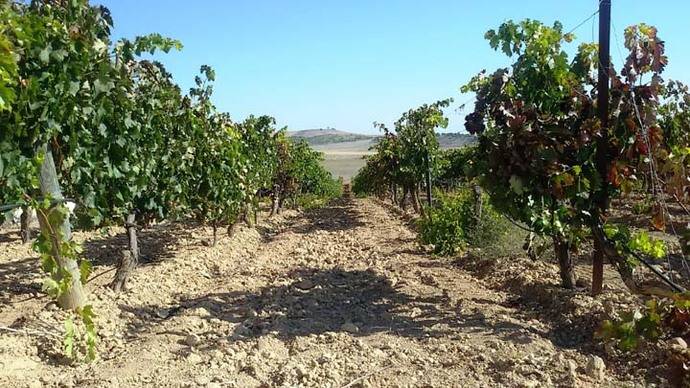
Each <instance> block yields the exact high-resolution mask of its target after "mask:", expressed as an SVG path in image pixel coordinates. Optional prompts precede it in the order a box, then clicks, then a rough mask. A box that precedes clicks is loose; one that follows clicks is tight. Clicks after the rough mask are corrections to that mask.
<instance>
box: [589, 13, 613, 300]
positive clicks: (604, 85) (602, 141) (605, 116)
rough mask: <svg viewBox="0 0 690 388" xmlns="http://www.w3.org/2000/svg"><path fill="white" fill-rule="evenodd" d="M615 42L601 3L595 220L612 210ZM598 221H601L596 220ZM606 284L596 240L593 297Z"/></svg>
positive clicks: (609, 21)
mask: <svg viewBox="0 0 690 388" xmlns="http://www.w3.org/2000/svg"><path fill="white" fill-rule="evenodd" d="M610 40H611V0H601V1H599V80H598V84H597V114H598V116H599V121H600V122H601V136H600V137H599V139H598V144H597V153H596V163H597V168H598V170H599V175H600V177H601V181H602V185H603V187H602V189H601V195H600V196H599V197H598V198H595V200H596V206H597V208H598V209H597V211H596V212H595V214H594V216H595V217H601V216H603V212H604V211H605V210H606V209H607V208H608V203H609V195H608V169H609V163H610V160H611V159H610V158H609V136H608V125H609V123H608V121H609V82H610V81H609V68H610V67H611V55H610ZM596 221H598V220H596ZM603 283H604V254H603V248H602V247H601V244H599V243H598V242H596V241H595V243H594V253H593V255H592V294H593V295H597V294H599V293H601V291H602V288H603Z"/></svg>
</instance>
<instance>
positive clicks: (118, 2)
mask: <svg viewBox="0 0 690 388" xmlns="http://www.w3.org/2000/svg"><path fill="white" fill-rule="evenodd" d="M92 3H94V4H103V5H105V6H107V7H108V8H110V10H111V12H112V14H113V18H114V21H115V29H114V38H115V39H119V38H121V37H129V38H131V37H134V36H137V35H143V34H147V33H153V32H157V33H161V34H163V35H165V36H168V37H171V38H175V39H178V40H180V41H182V43H183V44H184V49H183V50H182V51H181V52H176V53H170V54H166V55H162V56H157V59H159V60H161V61H162V62H163V63H164V64H165V65H166V67H167V68H168V70H169V71H170V72H171V73H172V74H173V76H174V77H175V80H176V81H177V82H178V84H180V85H181V86H182V87H183V90H187V89H188V88H189V87H191V86H192V83H193V80H194V76H195V75H196V74H198V71H199V67H200V66H201V65H203V64H208V65H211V66H212V67H213V68H214V69H215V70H216V83H215V94H214V102H215V104H216V106H217V107H218V108H219V109H220V110H222V111H224V112H229V113H230V114H231V115H232V117H233V118H234V119H235V120H241V119H243V118H244V117H246V116H247V115H249V114H255V115H263V114H268V115H271V116H274V117H275V118H276V119H277V121H278V124H279V125H281V126H283V125H285V126H288V127H289V128H290V129H291V130H300V129H311V128H326V127H332V128H336V129H341V130H345V131H351V132H357V133H376V130H375V129H374V128H373V126H372V123H373V122H374V121H377V122H382V123H386V124H389V125H390V124H392V123H393V122H394V121H395V120H396V119H397V118H398V117H400V115H401V114H402V113H403V112H405V111H407V110H408V109H410V108H414V107H416V106H419V105H421V104H424V103H432V102H434V101H437V100H440V99H443V98H448V97H452V98H454V100H455V102H454V104H453V108H452V109H449V110H448V111H447V115H448V116H449V118H450V125H449V127H448V128H447V129H446V130H445V131H448V132H458V131H463V130H464V129H463V122H464V116H465V115H466V114H467V113H468V111H469V110H470V109H471V108H472V107H471V102H472V99H471V98H472V97H471V96H469V95H461V94H460V91H459V87H460V86H461V85H462V84H463V83H465V82H466V81H468V80H469V79H470V78H471V77H472V76H473V75H475V74H476V73H478V72H479V71H481V70H482V69H488V70H495V69H496V68H499V67H505V66H507V65H508V64H509V63H510V61H509V59H508V58H507V57H506V56H505V55H504V54H503V53H501V52H495V51H493V50H492V49H491V48H490V47H489V45H488V43H487V41H486V40H484V38H483V36H484V33H485V32H486V31H487V30H488V29H491V28H497V27H498V26H499V25H500V24H501V23H502V22H503V21H506V20H509V19H512V20H516V21H518V20H522V19H525V18H531V19H537V20H541V21H543V22H545V23H547V24H552V23H553V22H554V21H556V20H559V21H561V22H562V23H563V25H564V28H565V30H566V31H568V30H570V29H572V28H574V27H576V26H577V25H578V24H580V22H582V21H583V20H585V19H587V18H588V17H590V16H591V15H592V14H593V13H594V11H596V9H597V6H598V1H597V0H570V1H559V0H525V1H517V0H491V1H481V0H480V1H477V0H473V1H467V0H428V1H419V0H396V1H394V0H379V1H375V0H349V1H336V0H195V1H190V0H94V1H92ZM612 3H613V4H612V21H613V27H614V29H613V30H612V39H616V40H617V41H618V45H616V44H615V43H612V49H611V50H612V57H613V60H614V63H615V64H617V67H620V63H621V62H622V57H621V55H620V54H619V51H618V47H620V49H621V50H622V51H623V53H622V55H625V52H624V50H625V48H624V47H623V43H622V34H623V30H624V28H625V27H626V26H628V25H631V24H635V23H639V22H645V23H648V24H652V25H655V26H657V27H658V29H659V35H660V37H661V38H662V39H664V40H665V41H666V49H667V54H668V56H669V59H670V64H669V66H668V69H667V72H666V78H674V79H679V80H685V81H688V82H690V49H689V48H690V44H689V43H688V41H687V39H688V36H687V35H688V33H690V30H689V29H688V21H687V18H688V15H690V1H687V0H663V1H656V2H649V1H643V0H625V1H622V0H613V1H612ZM597 22H598V19H597V18H596V17H594V18H592V19H591V20H589V21H588V22H586V23H584V24H583V25H581V26H580V27H579V28H577V29H576V30H575V34H576V36H577V37H578V41H576V42H575V43H574V46H576V45H577V44H578V43H579V42H584V41H592V40H596V39H597V31H598V30H597V27H596V23H597ZM468 102H469V105H467V106H466V108H465V109H464V110H463V109H460V106H461V105H462V104H463V103H468Z"/></svg>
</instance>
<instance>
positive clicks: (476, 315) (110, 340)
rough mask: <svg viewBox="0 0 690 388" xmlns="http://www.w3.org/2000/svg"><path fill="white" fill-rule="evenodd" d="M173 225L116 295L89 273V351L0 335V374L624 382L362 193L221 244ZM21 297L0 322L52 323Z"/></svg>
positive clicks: (320, 382) (14, 297) (267, 380)
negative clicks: (599, 372) (77, 358)
mask: <svg viewBox="0 0 690 388" xmlns="http://www.w3.org/2000/svg"><path fill="white" fill-rule="evenodd" d="M178 232H179V234H175V236H176V239H174V240H171V241H167V242H166V243H165V244H163V246H164V248H167V250H166V251H165V252H167V253H166V254H165V255H162V256H163V257H165V260H163V261H161V262H156V263H151V264H150V265H147V266H144V267H142V268H140V269H139V270H138V272H137V274H136V276H135V278H134V279H133V281H132V286H131V290H130V291H129V292H128V293H126V294H124V295H113V294H112V293H111V292H110V291H109V290H107V289H105V288H104V287H103V285H105V284H106V282H107V280H108V278H109V275H104V276H102V277H101V278H99V279H98V280H97V281H95V282H94V283H93V284H92V285H91V287H90V288H91V292H92V294H93V297H92V299H93V300H94V304H95V308H96V310H97V311H99V314H100V318H99V325H100V326H101V335H102V336H103V339H102V340H101V344H100V348H101V349H100V354H101V358H100V359H99V360H98V361H96V362H95V363H92V364H89V365H79V366H76V367H69V366H65V365H63V364H62V363H64V360H61V359H60V358H59V357H58V356H57V354H58V353H59V349H58V346H59V343H58V342H57V341H56V340H54V339H53V340H50V339H47V338H42V337H36V336H21V335H17V334H13V333H6V332H0V386H10V387H11V386H20V387H21V386H31V387H40V386H66V387H69V386H95V387H98V386H100V387H117V386H121V387H131V386H156V387H158V386H174V387H178V386H182V387H185V386H191V387H194V386H206V387H261V386H264V387H272V386H285V387H293V386H309V387H343V386H347V387H444V386H445V387H455V386H463V387H490V386H507V387H537V386H568V387H570V386H581V387H589V386H597V385H600V386H616V387H619V386H634V384H633V383H630V382H627V383H626V382H625V381H620V380H619V378H618V377H616V374H615V373H609V372H607V371H604V372H603V377H596V378H595V377H591V376H589V375H588V374H587V373H586V372H587V369H588V368H587V363H588V360H589V359H590V358H591V356H590V355H588V354H585V353H583V352H582V349H579V350H578V348H577V347H570V348H568V347H567V346H563V343H561V342H559V341H558V338H559V337H558V336H557V335H554V332H553V324H552V321H550V320H547V319H540V315H539V314H531V315H529V314H524V313H523V312H521V311H520V308H521V306H520V305H519V303H518V304H516V303H515V297H516V295H515V294H514V293H509V292H502V291H498V287H494V288H491V287H489V286H487V285H486V284H491V283H490V282H488V281H486V280H485V279H482V280H478V279H477V278H475V277H474V276H473V275H472V273H470V272H467V271H466V270H463V269H461V268H459V267H458V266H457V265H455V264H454V263H453V261H452V260H449V259H438V258H433V257H431V256H429V255H427V254H425V253H423V252H421V251H420V249H419V247H418V244H417V243H416V241H415V235H414V233H413V232H412V231H411V230H410V229H409V228H408V227H407V226H406V225H405V224H404V222H403V221H401V220H400V219H399V218H398V217H396V216H395V215H394V214H392V213H391V212H389V211H388V210H387V209H386V208H385V207H383V206H381V205H380V204H378V203H376V202H375V201H373V200H369V199H349V198H346V199H342V200H340V201H339V202H338V203H336V204H334V205H332V206H329V207H327V208H324V209H320V210H317V211H314V212H311V213H307V214H301V215H298V214H295V213H290V214H288V215H286V216H283V217H281V218H279V219H277V220H275V221H272V222H263V223H261V224H260V226H259V228H258V229H257V230H250V229H243V230H241V231H240V232H239V233H238V235H236V236H235V237H234V238H232V239H229V238H226V239H224V240H222V241H221V242H220V244H219V246H217V247H206V246H204V245H203V244H201V243H200V241H203V238H204V237H205V236H206V234H208V231H207V230H189V229H185V230H178ZM166 233H167V235H169V234H170V231H169V230H166ZM91 237H93V236H89V235H83V236H81V237H78V238H84V239H86V238H91ZM151 238H152V239H154V238H155V235H152V237H151ZM17 244H18V243H17V242H16V241H13V240H12V241H6V242H0V247H9V252H10V255H11V257H10V258H7V257H3V258H2V259H0V260H5V262H3V263H2V266H0V277H2V276H9V275H7V274H5V273H4V272H3V269H5V272H7V273H10V272H11V271H9V270H7V269H8V268H14V267H12V266H15V267H16V266H18V265H20V264H22V263H24V264H26V262H27V261H30V258H31V257H32V256H31V253H30V252H29V251H28V249H27V248H26V247H22V246H18V245H17ZM92 245H94V244H92ZM115 246H118V245H117V244H114V243H113V242H112V241H111V242H110V243H103V244H102V245H98V244H95V245H94V246H92V248H93V249H94V251H95V252H100V254H103V252H104V251H106V252H110V251H112V249H111V248H112V247H115ZM145 253H146V252H145ZM111 254H112V252H111ZM157 254H158V255H161V252H157ZM106 256H107V255H106ZM24 264H22V265H24ZM111 265H112V263H111V262H107V260H106V261H102V262H100V265H99V266H98V267H97V272H99V271H106V270H108V269H109V268H111ZM30 268H31V267H27V268H25V270H26V271H28V272H31V271H32V269H30ZM15 275H16V274H15ZM23 276H28V277H29V279H33V282H34V283H31V281H29V282H27V283H26V284H24V285H23V287H24V288H22V287H19V288H18V290H24V291H25V290H26V289H29V290H31V289H32V288H33V289H34V290H35V287H36V285H35V282H36V281H37V279H38V275H28V274H25V275H23ZM3 282H7V280H3ZM21 296H22V295H19V294H18V293H13V292H11V290H9V291H8V292H6V293H3V294H0V297H2V298H3V299H5V300H6V302H7V304H5V305H2V306H3V308H2V309H0V324H4V325H11V326H12V327H14V328H19V329H27V328H28V329H35V330H40V329H41V328H44V329H45V328H46V327H47V328H50V327H51V325H59V323H58V322H60V321H61V319H62V318H61V314H62V313H61V312H59V311H57V310H56V309H55V308H54V307H53V306H52V304H48V305H47V306H46V302H47V301H46V300H42V301H41V300H40V299H39V300H36V299H34V300H30V301H20V300H21V299H22V297H21ZM24 296H25V295H24ZM46 330H47V329H46ZM45 354H48V355H47V356H46V355H45Z"/></svg>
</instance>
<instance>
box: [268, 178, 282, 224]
mask: <svg viewBox="0 0 690 388" xmlns="http://www.w3.org/2000/svg"><path fill="white" fill-rule="evenodd" d="M280 202H281V200H280V185H273V205H272V206H271V214H270V215H269V217H272V216H273V215H274V214H279V213H280Z"/></svg>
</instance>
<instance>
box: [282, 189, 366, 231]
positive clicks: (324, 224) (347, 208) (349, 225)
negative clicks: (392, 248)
mask: <svg viewBox="0 0 690 388" xmlns="http://www.w3.org/2000/svg"><path fill="white" fill-rule="evenodd" d="M303 217H304V218H305V220H306V222H305V223H303V224H301V225H298V226H297V227H295V228H294V229H293V230H294V231H295V232H296V233H304V234H309V233H313V232H316V231H318V230H324V231H328V232H336V231H344V230H350V229H354V228H358V227H362V226H365V223H364V222H362V219H363V216H362V215H361V214H360V212H359V211H358V210H357V204H356V203H355V202H354V201H353V200H352V198H349V197H343V198H338V199H335V200H333V201H332V202H331V203H330V204H328V206H324V207H322V208H318V209H314V210H310V211H308V212H306V213H305V214H304V215H303Z"/></svg>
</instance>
